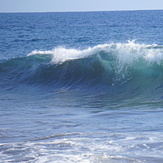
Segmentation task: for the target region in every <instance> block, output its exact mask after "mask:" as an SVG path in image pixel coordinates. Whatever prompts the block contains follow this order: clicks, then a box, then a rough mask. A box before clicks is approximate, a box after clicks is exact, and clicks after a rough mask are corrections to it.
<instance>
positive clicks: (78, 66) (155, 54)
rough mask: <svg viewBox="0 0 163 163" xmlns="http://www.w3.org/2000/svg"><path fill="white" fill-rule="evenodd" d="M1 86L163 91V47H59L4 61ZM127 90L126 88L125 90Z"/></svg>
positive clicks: (114, 44)
mask: <svg viewBox="0 0 163 163" xmlns="http://www.w3.org/2000/svg"><path fill="white" fill-rule="evenodd" d="M0 76H1V79H2V80H1V81H0V85H1V86H3V87H8V86H10V87H16V86H17V85H21V84H23V85H24V84H28V85H31V86H37V87H38V86H49V87H53V88H61V87H67V88H80V89H85V88H100V89H102V88H108V89H110V90H112V89H113V88H114V89H115V88H116V89H119V88H122V87H123V88H124V89H125V90H127V91H130V92H131V91H132V92H133V91H134V92H138V91H139V92H143V91H144V90H148V91H147V92H148V93H149V91H151V92H152V91H153V92H157V93H158V90H159V93H160V92H162V88H163V85H162V81H163V46H160V45H156V44H152V45H145V44H137V43H135V42H134V41H129V42H128V43H111V44H102V45H97V46H94V47H89V48H87V49H84V50H79V49H68V48H64V47H57V48H55V49H52V50H49V51H36V50H35V51H32V52H31V53H30V54H28V55H27V57H22V58H12V59H8V60H1V61H0ZM123 91H124V90H123Z"/></svg>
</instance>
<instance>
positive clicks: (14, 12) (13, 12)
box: [0, 9, 163, 14]
mask: <svg viewBox="0 0 163 163" xmlns="http://www.w3.org/2000/svg"><path fill="white" fill-rule="evenodd" d="M161 10H163V9H131V10H130V9H124V10H92V11H91V10H90V11H89V10H88V11H87V10H86V11H82V10H81V11H75V10H74V11H11V12H8V11H5V12H0V14H16V13H73V12H116V11H117V12H118V11H161Z"/></svg>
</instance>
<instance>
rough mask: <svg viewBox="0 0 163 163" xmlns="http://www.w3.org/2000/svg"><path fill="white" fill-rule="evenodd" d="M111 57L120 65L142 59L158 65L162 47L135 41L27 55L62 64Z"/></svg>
mask: <svg viewBox="0 0 163 163" xmlns="http://www.w3.org/2000/svg"><path fill="white" fill-rule="evenodd" d="M102 52H104V53H106V54H107V55H113V56H115V57H116V59H117V61H118V62H119V63H121V64H123V63H124V64H130V63H132V62H133V61H134V60H137V59H140V58H141V59H144V60H145V61H147V62H156V63H158V64H160V63H161V61H162V60H163V47H162V46H158V45H157V44H152V45H145V44H138V43H135V41H128V42H127V43H110V44H100V45H97V46H94V47H88V48H87V49H82V50H81V49H72V48H65V47H56V48H54V49H52V50H47V51H39V50H34V51H32V52H31V53H29V54H28V56H31V55H52V61H51V62H52V63H55V64H56V63H63V62H65V61H68V60H76V59H81V58H86V57H89V56H92V55H98V54H100V53H102Z"/></svg>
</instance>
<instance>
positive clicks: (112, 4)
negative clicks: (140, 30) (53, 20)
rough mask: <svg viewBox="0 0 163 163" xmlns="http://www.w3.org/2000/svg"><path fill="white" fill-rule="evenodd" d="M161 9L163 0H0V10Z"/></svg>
mask: <svg viewBox="0 0 163 163" xmlns="http://www.w3.org/2000/svg"><path fill="white" fill-rule="evenodd" d="M148 9H163V0H0V12H58V11H110V10H148Z"/></svg>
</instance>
